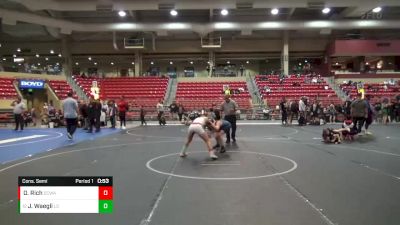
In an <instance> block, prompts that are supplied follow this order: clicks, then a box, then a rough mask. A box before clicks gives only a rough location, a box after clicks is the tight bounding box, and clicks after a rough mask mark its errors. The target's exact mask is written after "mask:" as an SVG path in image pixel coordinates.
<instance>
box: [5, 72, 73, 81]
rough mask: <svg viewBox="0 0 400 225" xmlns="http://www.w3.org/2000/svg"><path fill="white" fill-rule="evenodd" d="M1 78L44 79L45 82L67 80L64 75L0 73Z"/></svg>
mask: <svg viewBox="0 0 400 225" xmlns="http://www.w3.org/2000/svg"><path fill="white" fill-rule="evenodd" d="M0 77H8V78H21V79H32V78H33V79H43V80H65V79H66V78H65V76H62V75H41V74H31V73H14V72H0Z"/></svg>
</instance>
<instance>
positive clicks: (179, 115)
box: [178, 103, 185, 121]
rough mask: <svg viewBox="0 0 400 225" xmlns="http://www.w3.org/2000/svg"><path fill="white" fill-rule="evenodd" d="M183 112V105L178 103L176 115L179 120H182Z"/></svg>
mask: <svg viewBox="0 0 400 225" xmlns="http://www.w3.org/2000/svg"><path fill="white" fill-rule="evenodd" d="M184 113H185V108H183V105H182V104H181V103H179V104H178V117H179V121H182V116H183V114H184Z"/></svg>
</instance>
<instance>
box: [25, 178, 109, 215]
mask: <svg viewBox="0 0 400 225" xmlns="http://www.w3.org/2000/svg"><path fill="white" fill-rule="evenodd" d="M112 211H113V178H112V177H42V176H38V177H34V176H29V177H22V176H21V177H18V212H19V213H112Z"/></svg>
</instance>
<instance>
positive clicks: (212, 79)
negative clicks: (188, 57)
mask: <svg viewBox="0 0 400 225" xmlns="http://www.w3.org/2000/svg"><path fill="white" fill-rule="evenodd" d="M225 81H244V82H246V77H198V78H190V77H179V78H178V82H225Z"/></svg>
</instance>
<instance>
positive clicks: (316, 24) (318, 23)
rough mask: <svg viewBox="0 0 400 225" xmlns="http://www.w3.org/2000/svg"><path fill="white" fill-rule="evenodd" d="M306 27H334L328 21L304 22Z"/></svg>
mask: <svg viewBox="0 0 400 225" xmlns="http://www.w3.org/2000/svg"><path fill="white" fill-rule="evenodd" d="M306 27H313V28H315V27H317V28H325V27H334V26H333V23H332V22H329V21H310V22H306Z"/></svg>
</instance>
